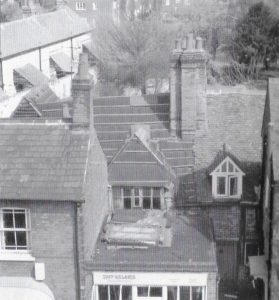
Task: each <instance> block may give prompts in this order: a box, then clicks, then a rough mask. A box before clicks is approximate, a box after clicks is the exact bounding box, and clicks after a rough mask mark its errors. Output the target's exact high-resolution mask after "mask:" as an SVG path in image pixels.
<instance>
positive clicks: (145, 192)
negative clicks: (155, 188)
mask: <svg viewBox="0 0 279 300" xmlns="http://www.w3.org/2000/svg"><path fill="white" fill-rule="evenodd" d="M142 193H143V196H151V188H143V189H142Z"/></svg>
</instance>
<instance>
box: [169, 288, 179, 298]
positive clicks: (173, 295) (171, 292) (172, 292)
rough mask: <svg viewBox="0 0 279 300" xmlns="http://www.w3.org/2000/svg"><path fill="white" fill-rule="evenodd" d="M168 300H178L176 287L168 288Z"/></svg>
mask: <svg viewBox="0 0 279 300" xmlns="http://www.w3.org/2000/svg"><path fill="white" fill-rule="evenodd" d="M168 300H177V287H176V286H168Z"/></svg>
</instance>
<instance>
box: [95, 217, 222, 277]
mask: <svg viewBox="0 0 279 300" xmlns="http://www.w3.org/2000/svg"><path fill="white" fill-rule="evenodd" d="M117 213H118V212H117V211H116V212H115V214H116V215H117ZM126 213H127V214H129V213H130V211H129V212H126ZM116 219H117V221H116V222H117V223H118V222H119V218H116ZM166 219H167V222H168V224H169V226H170V228H171V236H172V237H171V244H170V245H168V246H165V247H164V246H158V245H149V246H148V247H144V249H142V248H140V247H138V248H137V247H135V248H132V247H127V248H125V247H119V248H117V247H116V248H114V247H109V245H108V244H106V243H105V242H103V232H104V231H103V230H101V233H100V236H99V239H98V241H97V245H96V248H95V253H94V255H93V262H91V263H90V264H89V265H91V267H92V268H93V270H102V271H153V272H156V271H166V270H168V271H169V272H171V271H173V272H175V271H177V272H179V271H197V272H198V271H200V272H202V271H213V272H214V271H217V264H216V253H215V247H214V242H213V235H212V231H211V228H212V226H211V223H210V221H209V219H208V218H207V217H206V216H205V215H195V216H190V215H176V214H175V213H173V214H172V213H169V214H167V215H166ZM130 220H131V219H130ZM140 221H141V220H138V217H136V219H135V222H136V223H135V224H139V222H140ZM113 222H114V217H113V218H112V223H113ZM132 222H133V221H131V224H132ZM120 246H121V245H120Z"/></svg>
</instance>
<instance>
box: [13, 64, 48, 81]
mask: <svg viewBox="0 0 279 300" xmlns="http://www.w3.org/2000/svg"><path fill="white" fill-rule="evenodd" d="M14 72H16V73H18V74H19V75H20V76H21V77H23V78H24V79H26V80H27V81H28V82H29V83H30V84H32V86H37V85H41V84H47V82H48V78H47V77H46V76H45V75H44V74H43V73H42V72H40V71H39V70H38V69H37V68H36V67H34V66H33V65H32V64H26V65H25V66H23V67H21V68H16V69H14Z"/></svg>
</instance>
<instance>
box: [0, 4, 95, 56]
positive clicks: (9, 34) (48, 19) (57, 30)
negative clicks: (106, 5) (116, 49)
mask: <svg viewBox="0 0 279 300" xmlns="http://www.w3.org/2000/svg"><path fill="white" fill-rule="evenodd" d="M62 20H63V21H62ZM61 21H62V22H63V23H62V24H61ZM0 30H1V36H0V48H1V56H0V57H1V58H5V57H8V56H11V55H14V54H19V53H21V52H24V51H28V50H32V49H35V48H39V47H42V46H46V45H48V44H51V43H55V42H58V41H61V40H64V39H69V38H70V37H73V36H77V35H81V34H83V33H87V32H89V31H90V30H91V29H90V26H89V24H88V23H87V21H86V20H85V19H84V18H81V17H79V16H78V15H77V14H76V13H75V12H74V11H72V10H71V9H70V8H67V7H65V8H63V9H59V10H56V11H54V12H50V13H44V14H39V15H34V16H31V17H29V18H24V19H20V20H15V21H12V22H6V23H1V28H0ZM22 37H24V38H22Z"/></svg>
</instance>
